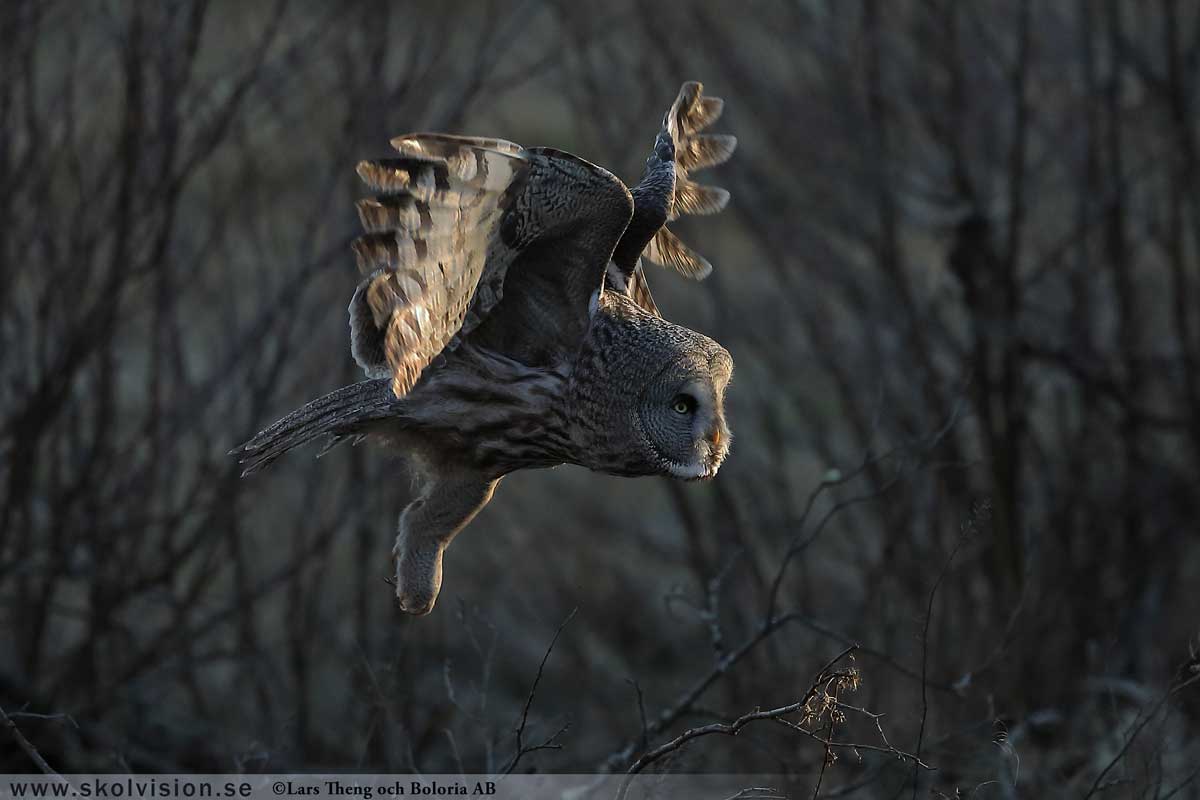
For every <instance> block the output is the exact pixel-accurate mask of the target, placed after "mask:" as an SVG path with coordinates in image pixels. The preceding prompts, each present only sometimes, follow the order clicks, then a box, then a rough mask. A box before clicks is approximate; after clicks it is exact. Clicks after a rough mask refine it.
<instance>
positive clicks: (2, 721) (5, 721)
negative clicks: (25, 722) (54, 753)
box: [0, 707, 68, 783]
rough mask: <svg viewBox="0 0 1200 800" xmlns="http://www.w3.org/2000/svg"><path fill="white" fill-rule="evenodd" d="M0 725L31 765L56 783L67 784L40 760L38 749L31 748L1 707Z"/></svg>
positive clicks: (44, 761)
mask: <svg viewBox="0 0 1200 800" xmlns="http://www.w3.org/2000/svg"><path fill="white" fill-rule="evenodd" d="M0 725H3V726H4V727H5V728H8V729H9V731H10V732H11V733H12V737H13V738H14V739H16V740H17V745H18V746H19V747H20V748H21V749H22V750H24V751H25V755H27V756H29V758H30V759H31V760H32V761H33V763H34V764H36V765H37V768H38V769H40V770H41V771H42V772H43V773H44V774H46V775H49V776H51V777H52V778H54V779H55V780H57V781H60V782H62V783H68V781H67V779H66V778H64V777H63V776H62V775H59V774H58V773H57V772H55V770H54V768H53V767H51V766H50V765H49V764H48V763H46V759H44V758H42V754H41V753H39V752H38V749H37V748H36V747H34V746H33V742H31V741H29V740H28V739H26V738H25V734H23V733H21V729H20V728H18V727H17V723H15V722H13V721H12V719H11V718H10V717H9V716H8V714H6V713H5V712H4V709H3V708H2V707H0Z"/></svg>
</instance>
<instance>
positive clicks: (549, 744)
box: [504, 606, 579, 775]
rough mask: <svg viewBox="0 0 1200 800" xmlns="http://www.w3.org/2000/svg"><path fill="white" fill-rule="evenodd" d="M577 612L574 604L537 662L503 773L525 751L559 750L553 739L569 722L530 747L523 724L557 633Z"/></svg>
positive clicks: (513, 768)
mask: <svg viewBox="0 0 1200 800" xmlns="http://www.w3.org/2000/svg"><path fill="white" fill-rule="evenodd" d="M578 612H579V607H578V606H576V607H575V608H573V609H571V613H570V614H567V618H566V619H564V620H563V621H562V624H561V625H559V626H558V630H556V631H555V632H554V638H552V639H551V640H550V646H549V647H547V648H546V653H545V655H543V656H542V663H541V664H538V671H537V675H535V676H534V677H533V685H532V686H530V687H529V695H528V696H527V697H526V698H525V708H524V709H522V710H521V723H520V724H519V725H517V729H516V738H517V750H516V752H515V753H513V757H512V761H511V762H510V763H509V765H508V767H507V768H506V769H505V770H504V774H505V775H511V774H512V772H513V770H515V769H516V768H517V764H518V763H520V761H521V758H522V757H523V756H524V755H525V754H526V753H533V752H536V751H538V750H559V749H561V745H556V744H555V743H554V740H555V739H557V738H558V737H559V735H561V734H563V733H565V732H566V731H567V729H568V728H570V727H571V723H570V722H568V723H566V724H565V725H563V726H562V727H561V728H559V730H558V732H557V733H555V734H554V735H553V736H551V737H550V738H549V739H547V740H546V741H544V742H542V743H541V744H539V745H534V746H532V747H530V746H528V745H526V744H525V743H524V737H525V726H526V724H528V722H529V708H530V706H532V705H533V697H534V695H535V694H537V687H538V683H539V682H541V680H542V672H544V671H545V669H546V662H547V661H549V660H550V654H551V653H552V652H554V644H555V642H557V641H558V636H559V634H561V633H562V632H563V628H565V627H567V623H569V622H570V621H571V620H573V619H575V615H576V614H577V613H578Z"/></svg>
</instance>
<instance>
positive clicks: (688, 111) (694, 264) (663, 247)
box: [644, 81, 737, 280]
mask: <svg viewBox="0 0 1200 800" xmlns="http://www.w3.org/2000/svg"><path fill="white" fill-rule="evenodd" d="M703 92H704V87H703V86H702V85H701V84H700V83H698V82H696V81H689V82H687V83H685V84H683V86H682V87H681V88H680V89H679V96H678V97H676V98H675V102H674V103H673V104H672V105H671V110H670V111H668V112H667V115H666V117H665V118H664V119H663V130H664V131H665V132H666V133H667V134H668V135H669V136H670V137H671V141H672V143H673V144H674V146H675V194H674V196H673V198H672V203H671V207H670V211H669V212H668V215H667V220H668V221H671V220H674V219H678V218H679V216H680V215H682V214H715V213H717V212H718V211H720V210H722V209H723V208H725V205H726V204H727V203H728V202H729V192H728V191H726V190H725V189H722V188H720V187H718V186H705V185H702V184H699V183H696V182H695V181H693V180H691V177H690V175H691V173H693V172H695V171H697V170H701V169H704V168H706V167H715V166H717V165H718V164H723V163H724V162H725V161H727V160H728V159H729V157H730V156H731V155H733V151H734V150H735V149H736V148H737V138H736V137H734V136H729V135H727V134H712V133H701V131H703V130H704V129H705V128H707V127H708V126H709V125H712V124H713V123H714V122H716V120H717V118H718V117H720V116H721V111H722V110H724V108H725V101H724V100H722V99H721V98H719V97H705V96H704V93H703ZM644 255H645V256H646V258H648V259H649V260H651V261H653V262H654V263H655V264H661V265H662V266H664V267H672V268H674V269H675V270H676V271H678V272H679V273H681V274H682V275H684V276H686V277H688V278H692V279H695V280H701V279H703V278H706V277H708V274H709V273H710V272H712V264H710V263H708V261H707V260H706V259H705V258H704V257H703V256H701V255H699V254H698V253H696V252H695V251H693V250H692V249H691V248H689V247H688V246H687V245H685V244H684V243H683V242H681V241H680V240H679V237H677V236H676V235H675V234H673V233H672V232H671V230H670V229H669V228H667V227H666V226H663V227H661V228H659V229H658V232H657V233H655V234H654V237H653V238H652V239H651V240H650V243H649V244H648V245H646V249H645V251H644Z"/></svg>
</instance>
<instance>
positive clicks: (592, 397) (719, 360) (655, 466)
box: [568, 293, 733, 480]
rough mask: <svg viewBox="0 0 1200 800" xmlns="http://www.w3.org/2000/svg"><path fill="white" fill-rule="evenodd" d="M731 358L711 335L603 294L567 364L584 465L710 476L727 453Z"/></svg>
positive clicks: (633, 472) (630, 472) (622, 471)
mask: <svg viewBox="0 0 1200 800" xmlns="http://www.w3.org/2000/svg"><path fill="white" fill-rule="evenodd" d="M732 374H733V358H732V357H731V356H730V355H729V352H728V351H727V350H725V348H723V347H721V346H720V345H719V344H717V343H716V342H714V341H713V340H712V339H710V338H708V337H707V336H704V335H703V334H700V333H696V332H695V331H693V330H690V329H688V328H684V327H682V326H680V325H675V324H672V323H670V322H667V321H666V320H664V319H662V318H660V317H658V316H656V315H653V314H649V313H647V312H645V311H643V310H642V309H641V308H639V307H638V306H636V305H635V304H634V303H632V302H631V301H630V300H629V299H628V298H627V297H625V296H624V295H621V294H617V293H605V295H604V296H603V297H602V298H601V300H600V303H599V307H598V308H597V310H596V313H595V314H594V316H593V320H592V324H591V328H590V330H589V333H588V336H587V338H586V340H585V342H584V346H583V348H582V349H581V351H580V354H579V358H578V359H577V361H576V364H575V367H574V369H573V370H572V375H571V385H570V389H569V391H568V394H569V396H570V398H571V400H570V402H569V403H568V407H569V408H570V409H571V411H570V414H569V415H570V417H571V418H572V419H571V421H572V427H573V429H574V431H573V434H574V436H575V438H576V441H577V442H578V444H579V445H580V447H579V448H578V452H580V453H582V454H584V456H583V458H584V460H585V461H586V463H583V466H586V467H588V468H590V469H594V470H599V471H601V472H608V473H610V474H614V475H670V476H672V477H675V478H683V479H685V480H700V479H705V478H711V477H713V476H714V475H716V474H717V470H718V468H720V466H721V462H722V461H723V460H724V459H725V456H726V454H727V453H728V452H729V445H730V442H731V441H732V437H731V435H730V432H729V427H728V425H727V424H726V422H725V387H726V386H727V385H728V384H729V379H730V377H731V375H732Z"/></svg>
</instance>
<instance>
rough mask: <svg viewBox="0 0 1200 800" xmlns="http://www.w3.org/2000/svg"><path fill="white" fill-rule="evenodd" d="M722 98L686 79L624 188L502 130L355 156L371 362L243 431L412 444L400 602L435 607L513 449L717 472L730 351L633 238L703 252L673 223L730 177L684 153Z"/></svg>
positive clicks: (693, 260) (360, 316) (364, 327)
mask: <svg viewBox="0 0 1200 800" xmlns="http://www.w3.org/2000/svg"><path fill="white" fill-rule="evenodd" d="M721 107H722V105H721V102H720V101H719V100H717V99H715V98H711V97H705V96H704V95H703V94H702V92H701V87H700V85H699V84H698V83H688V84H684V86H683V88H682V89H681V90H680V92H679V96H678V97H677V99H676V101H675V103H674V104H673V105H672V106H671V109H670V110H669V111H668V112H667V115H666V117H665V118H664V120H663V125H662V129H661V131H660V132H659V134H658V136H657V138H656V139H655V143H654V147H653V149H652V151H651V154H650V157H649V158H648V159H647V162H646V172H645V175H644V176H643V178H642V180H641V181H640V182H639V183H638V184H637V185H635V186H634V187H633V188H632V189H629V188H627V187H626V186H625V185H624V184H623V183H622V182H621V181H620V180H618V179H617V178H616V177H615V176H613V175H612V174H611V173H609V172H608V171H606V170H604V169H602V168H601V167H598V166H596V165H594V164H591V163H590V162H587V161H585V160H583V159H580V158H578V157H577V156H573V155H570V154H569V153H564V152H561V151H558V150H553V149H549V148H530V149H526V148H522V147H520V146H519V145H515V144H513V143H511V142H506V141H503V140H499V139H480V138H467V137H458V136H449V135H446V134H412V135H408V136H402V137H398V138H397V139H394V140H393V141H392V144H393V146H394V147H395V148H396V150H397V151H398V152H399V155H398V156H397V157H393V158H388V159H378V160H375V161H365V162H362V163H360V164H359V167H358V173H359V175H360V177H362V179H363V180H364V182H365V183H366V184H367V186H368V187H369V188H370V189H371V190H372V191H373V192H374V193H375V194H374V196H372V197H369V198H366V199H364V200H362V201H360V202H359V204H358V210H359V217H360V219H361V221H362V224H363V227H364V230H365V232H364V233H363V235H362V236H360V237H359V238H358V239H357V240H356V241H355V243H354V252H355V255H356V258H357V260H358V263H359V267H360V270H361V271H362V272H363V274H364V276H365V277H364V279H363V280H362V282H361V283H360V284H359V286H358V288H357V289H356V291H355V292H354V295H353V297H352V299H351V302H350V307H349V314H350V334H351V336H350V340H351V353H352V355H353V357H354V359H355V361H356V362H358V364H359V365H360V366H361V367H362V368H363V369H364V371H365V372H366V373H367V376H368V378H369V380H367V381H363V382H362V383H359V384H355V385H353V386H348V387H344V388H342V389H339V390H337V391H335V392H332V393H330V394H328V395H326V396H324V397H321V398H319V399H317V400H314V401H312V402H311V403H309V404H307V405H306V406H304V407H303V408H301V409H299V410H297V411H295V412H293V413H292V414H289V415H288V416H286V417H284V418H283V419H281V420H279V421H278V422H276V423H275V424H274V425H272V426H270V427H269V428H267V429H266V430H264V431H262V432H261V433H259V434H258V435H257V436H256V437H254V439H252V440H251V441H250V442H247V443H246V444H245V445H243V446H242V447H241V448H239V449H237V450H236V451H235V453H236V454H237V455H239V456H240V458H241V460H242V462H243V463H244V464H245V465H246V470H245V473H250V472H254V471H256V470H258V469H260V468H262V467H264V466H266V465H267V464H269V463H271V462H272V461H273V460H274V459H275V458H277V457H278V456H279V455H281V454H283V453H284V452H286V451H288V450H290V449H291V448H293V447H295V446H297V445H299V444H302V443H304V442H306V441H309V440H310V439H313V438H315V437H317V436H323V435H324V436H329V437H331V445H332V444H336V443H339V442H342V441H352V442H358V441H361V440H363V439H371V440H373V441H376V442H380V443H383V444H385V445H388V446H390V447H393V448H396V449H398V450H400V451H401V452H402V453H404V454H405V455H406V456H407V459H408V461H409V463H410V465H411V467H412V470H413V472H414V474H415V475H416V476H417V478H418V483H419V486H420V492H419V495H418V496H417V497H416V499H414V500H413V501H412V502H411V503H409V505H408V506H407V507H406V508H405V509H404V512H403V513H402V514H401V517H400V524H399V534H398V536H397V538H396V543H395V546H394V548H393V556H394V559H395V563H396V594H397V599H398V601H399V605H400V607H401V609H403V610H404V611H407V612H409V613H414V614H424V613H428V612H429V611H430V610H432V608H433V605H434V602H435V600H436V598H437V595H438V592H439V591H440V587H441V583H442V567H443V554H444V552H445V550H446V548H447V547H448V545H449V544H450V542H451V541H452V540H453V538H454V537H455V535H456V534H457V533H458V532H459V531H460V530H462V528H463V527H465V526H466V525H467V524H468V523H469V522H470V521H471V520H472V519H473V518H474V516H475V515H476V514H477V513H478V512H479V510H480V509H482V508H483V506H485V505H486V504H487V503H488V501H489V500H490V499H491V497H492V495H493V493H494V492H495V489H496V485H497V483H498V481H499V480H500V479H501V478H502V477H503V476H505V475H507V474H509V473H511V472H514V471H516V470H520V469H531V468H541V467H550V466H555V465H558V464H564V463H565V464H576V465H579V466H582V467H586V468H588V469H591V470H595V471H598V472H605V473H609V474H613V475H621V476H640V475H666V476H670V477H674V478H680V479H685V480H698V479H708V478H712V477H714V476H715V475H716V473H717V470H718V469H719V467H720V465H721V463H722V461H723V460H724V458H725V456H726V454H727V453H728V451H729V446H730V433H729V429H728V426H727V424H726V420H725V414H724V395H725V388H726V386H727V385H728V383H729V379H730V376H731V374H732V370H733V359H732V357H731V356H730V355H729V353H728V352H727V351H726V350H725V349H724V348H722V347H721V346H720V345H719V344H717V343H716V342H715V341H713V340H712V339H710V338H709V337H707V336H704V335H703V334H700V333H697V332H695V331H692V330H690V329H688V328H684V327H682V326H679V325H675V324H674V323H671V322H669V321H667V320H665V319H663V318H662V316H661V314H660V313H659V311H658V308H657V306H656V305H655V303H654V300H653V298H652V297H651V295H650V293H649V288H648V286H647V283H646V276H645V272H644V269H643V257H644V258H645V259H647V260H650V261H655V262H657V263H659V264H662V265H664V266H668V267H671V268H674V269H675V270H677V271H678V272H680V273H682V274H684V275H685V276H687V277H691V278H702V277H704V276H705V275H707V273H708V272H709V271H710V270H711V266H710V265H709V264H708V262H707V261H705V260H704V259H703V258H701V257H700V256H698V255H697V254H696V253H694V252H692V251H691V250H690V249H689V248H687V247H686V245H684V244H683V243H682V242H680V241H679V240H678V239H677V238H676V237H675V236H674V234H673V233H671V231H670V230H669V229H667V228H666V227H665V223H666V222H668V221H671V220H673V219H675V218H676V217H678V216H679V215H680V214H684V213H693V214H695V213H698V214H707V213H713V212H715V211H719V210H720V209H721V208H723V207H724V205H725V203H726V201H727V200H728V193H727V192H725V191H724V190H722V189H717V188H715V187H707V186H701V185H699V184H696V183H694V182H692V181H691V180H690V179H689V177H688V176H689V172H691V171H694V170H697V169H701V168H703V167H707V166H712V165H714V164H718V163H721V162H722V161H724V160H725V159H726V158H728V157H729V155H730V154H731V153H732V152H733V149H734V145H735V144H736V140H734V139H733V137H731V136H720V135H711V134H702V133H700V130H701V129H703V128H705V127H707V126H708V125H709V124H711V123H712V121H713V120H715V119H716V117H717V116H718V115H719V114H720V111H721Z"/></svg>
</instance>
